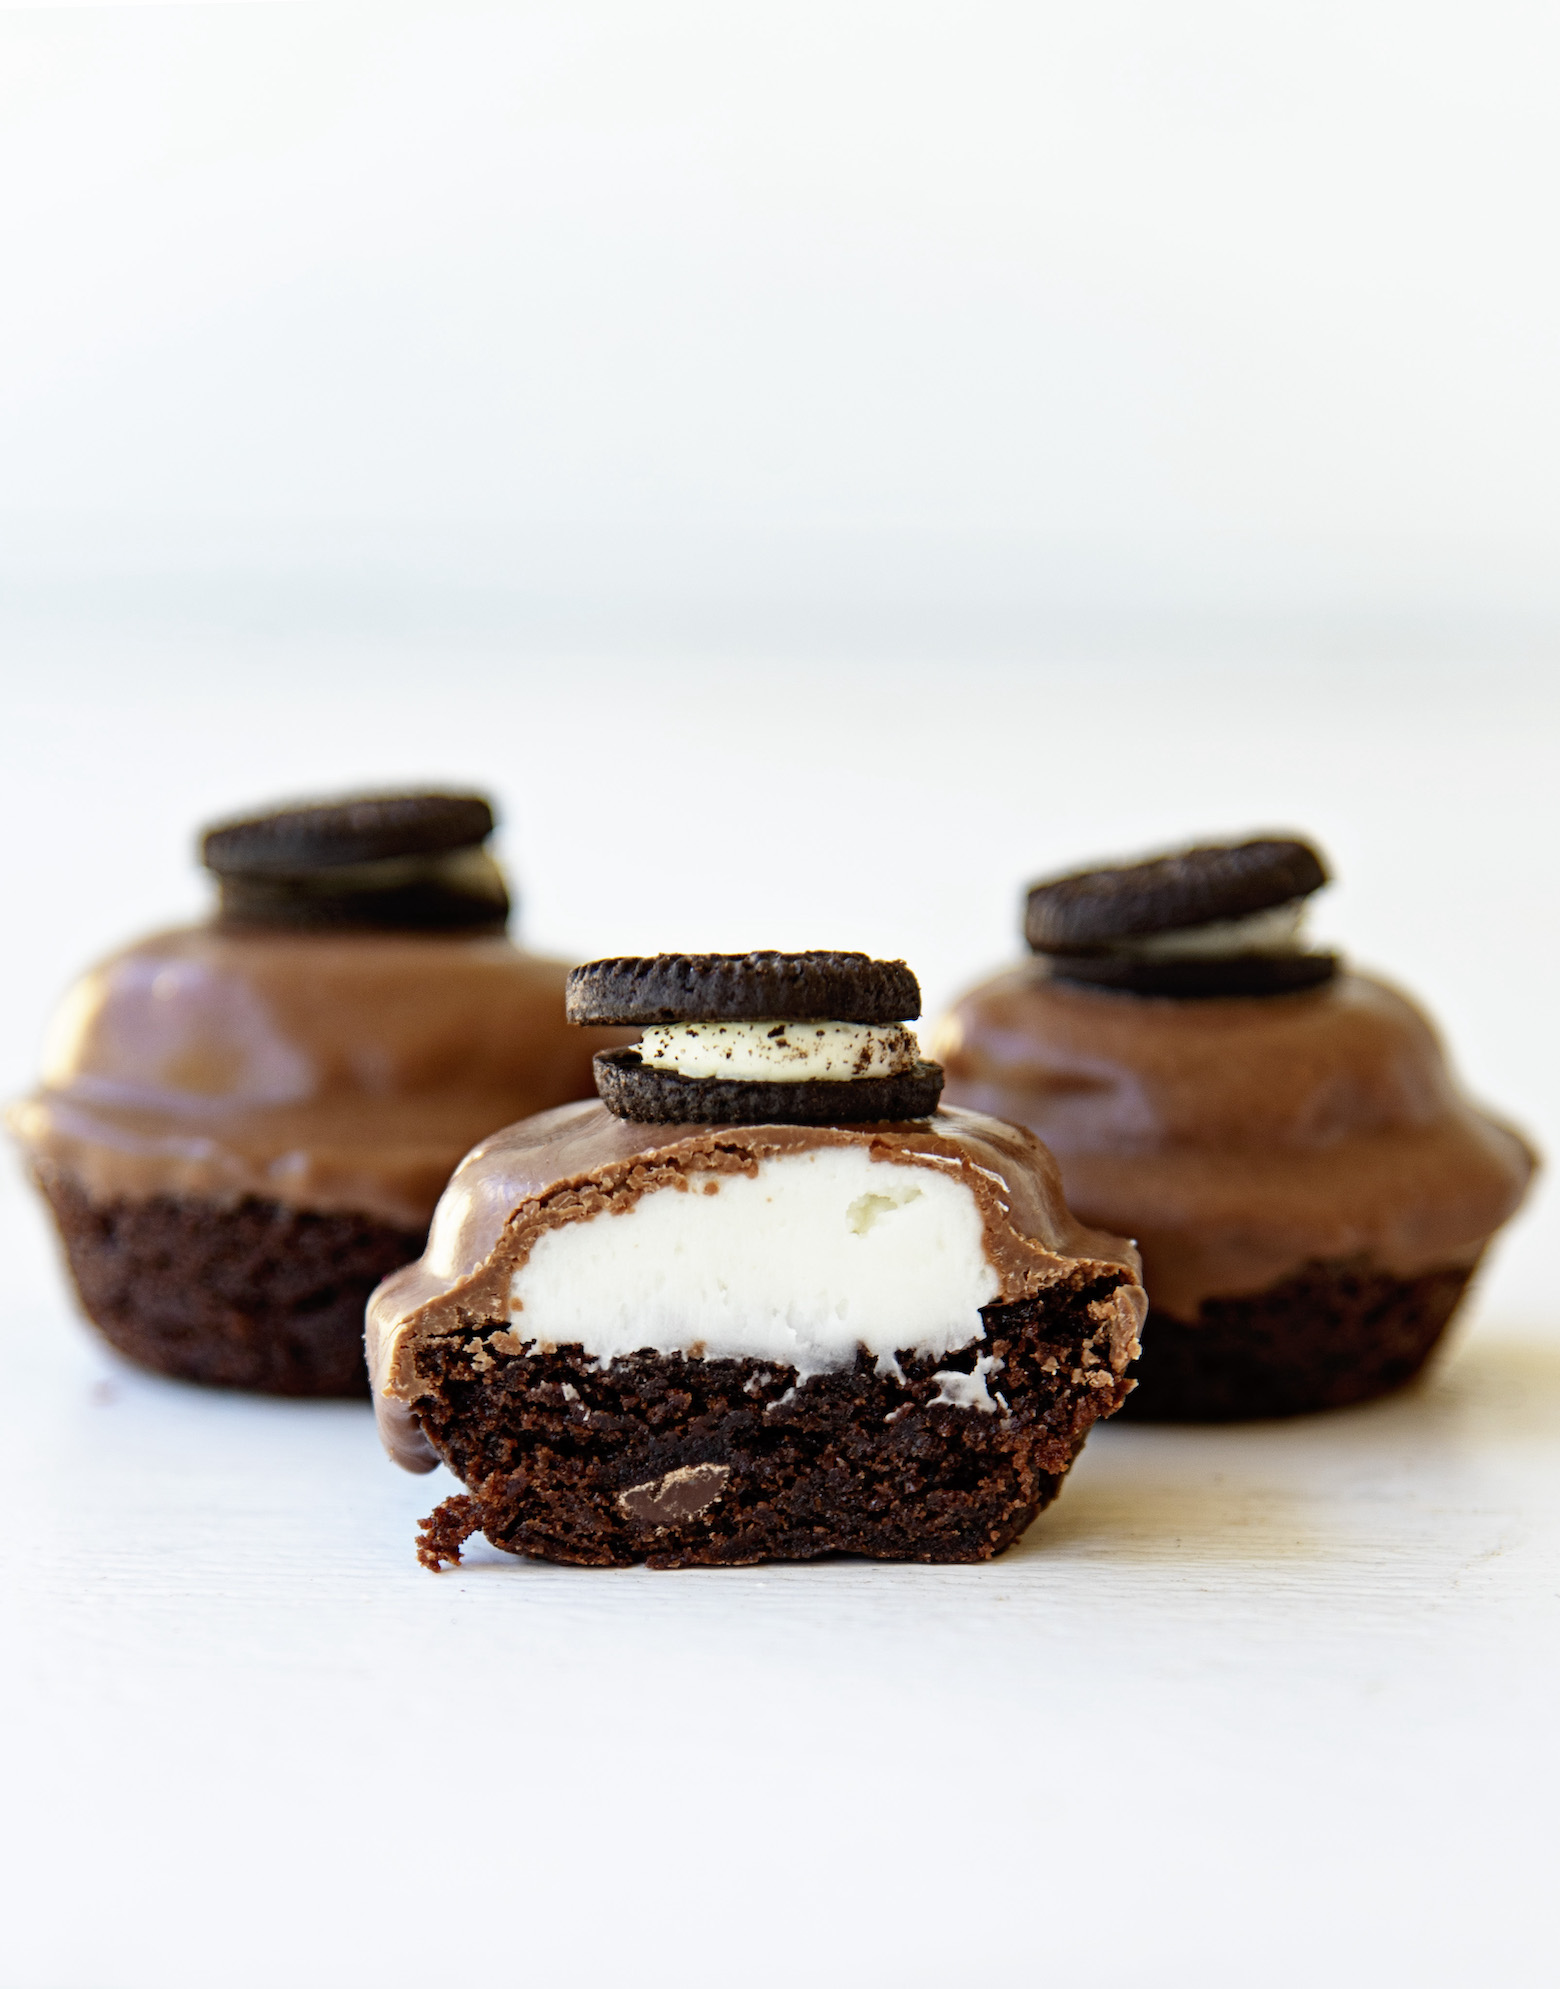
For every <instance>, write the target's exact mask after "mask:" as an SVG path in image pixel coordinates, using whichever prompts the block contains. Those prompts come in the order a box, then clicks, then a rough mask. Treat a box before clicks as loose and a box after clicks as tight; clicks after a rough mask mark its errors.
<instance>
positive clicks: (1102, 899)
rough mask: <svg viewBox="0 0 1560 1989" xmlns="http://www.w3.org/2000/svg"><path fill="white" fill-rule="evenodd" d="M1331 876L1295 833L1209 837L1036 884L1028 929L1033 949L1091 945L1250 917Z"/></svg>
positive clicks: (1086, 949) (1080, 949) (1075, 949)
mask: <svg viewBox="0 0 1560 1989" xmlns="http://www.w3.org/2000/svg"><path fill="white" fill-rule="evenodd" d="M1326 882H1327V869H1326V866H1325V865H1324V864H1323V862H1322V859H1321V857H1320V856H1318V854H1317V853H1316V851H1315V850H1314V849H1313V848H1312V847H1311V845H1310V844H1309V843H1306V842H1301V841H1300V840H1299V839H1298V838H1297V837H1278V836H1264V837H1258V838H1254V839H1253V840H1251V841H1249V842H1243V843H1210V844H1205V845H1202V846H1200V847H1198V848H1196V849H1188V850H1179V851H1177V852H1176V853H1175V854H1174V855H1171V856H1160V857H1151V858H1149V859H1148V860H1146V861H1145V862H1142V863H1133V864H1125V865H1121V866H1119V867H1114V868H1105V869H1099V870H1084V871H1077V872H1074V873H1072V874H1070V875H1068V876H1066V877H1053V878H1050V879H1048V880H1046V881H1045V882H1042V883H1039V884H1036V885H1034V886H1033V887H1032V888H1031V890H1030V892H1029V898H1028V905H1027V909H1026V913H1025V919H1024V936H1025V938H1026V939H1027V940H1028V941H1029V944H1030V946H1031V947H1032V948H1033V949H1034V951H1035V952H1036V953H1050V954H1087V953H1094V952H1098V951H1100V950H1108V949H1110V948H1112V947H1117V946H1120V945H1122V944H1123V942H1128V941H1131V940H1134V939H1147V938H1150V937H1152V936H1153V935H1154V934H1156V933H1163V932H1180V931H1183V930H1185V929H1186V928H1187V927H1189V926H1200V925H1211V924H1213V923H1214V922H1215V921H1221V922H1222V921H1223V920H1226V919H1243V918H1249V917H1251V915H1252V914H1253V913H1255V912H1265V911H1271V910H1272V909H1273V908H1274V907H1275V906H1278V905H1286V904H1289V903H1290V902H1291V901H1292V900H1294V899H1296V898H1305V897H1309V895H1310V894H1311V892H1313V891H1317V890H1320V889H1321V887H1322V885H1324V884H1325V883H1326Z"/></svg>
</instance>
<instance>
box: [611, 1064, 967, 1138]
mask: <svg viewBox="0 0 1560 1989" xmlns="http://www.w3.org/2000/svg"><path fill="white" fill-rule="evenodd" d="M594 1063H595V1070H596V1089H597V1091H598V1092H599V1093H600V1095H601V1100H602V1103H603V1104H604V1105H605V1106H606V1107H607V1109H608V1111H609V1112H611V1113H613V1114H614V1115H615V1116H616V1117H617V1118H619V1119H635V1120H638V1121H640V1122H642V1123H649V1124H654V1125H700V1126H852V1125H861V1124H866V1123H871V1122H874V1121H904V1120H908V1119H927V1118H930V1117H931V1115H932V1113H933V1112H935V1111H936V1110H937V1101H938V1099H939V1098H940V1097H941V1096H942V1088H943V1071H942V1065H941V1064H934V1063H930V1062H928V1061H927V1060H926V1059H925V1058H922V1059H920V1060H919V1061H918V1062H917V1063H916V1064H915V1065H914V1067H913V1068H912V1069H910V1070H907V1071H900V1072H898V1073H897V1074H896V1075H894V1076H892V1077H857V1078H847V1079H840V1080H833V1079H828V1078H805V1079H803V1080H802V1081H801V1082H800V1083H794V1084H784V1083H777V1082H776V1081H775V1080H774V1079H773V1078H765V1079H759V1080H744V1079H739V1078H730V1077H683V1076H682V1075H681V1074H680V1073H679V1072H677V1071H668V1070H654V1069H652V1068H651V1067H650V1066H649V1065H648V1064H646V1063H644V1062H643V1061H642V1060H641V1058H640V1055H639V1052H638V1051H637V1050H636V1049H633V1048H632V1047H629V1048H624V1049H617V1050H600V1051H598V1052H597V1054H596V1056H595V1059H594Z"/></svg>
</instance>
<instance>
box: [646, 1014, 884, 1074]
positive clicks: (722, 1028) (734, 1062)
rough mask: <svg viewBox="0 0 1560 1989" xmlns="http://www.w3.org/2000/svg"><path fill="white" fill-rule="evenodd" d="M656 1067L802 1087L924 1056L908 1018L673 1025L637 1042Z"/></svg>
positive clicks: (873, 1071)
mask: <svg viewBox="0 0 1560 1989" xmlns="http://www.w3.org/2000/svg"><path fill="white" fill-rule="evenodd" d="M637 1047H638V1050H639V1054H640V1056H641V1057H642V1058H643V1060H644V1061H645V1062H646V1063H647V1064H648V1065H649V1066H650V1068H651V1069H652V1070H671V1071H676V1072H677V1074H678V1076H679V1077H731V1078H741V1079H744V1080H748V1081H751V1080H753V1079H765V1078H767V1079H768V1080H769V1081H770V1082H771V1083H776V1082H778V1083H781V1084H790V1083H795V1084H800V1083H801V1082H802V1081H803V1080H804V1079H806V1078H823V1079H826V1080H829V1081H835V1082H839V1083H848V1082H849V1081H850V1080H851V1079H852V1078H858V1077H893V1076H895V1075H896V1074H897V1073H898V1072H900V1071H903V1070H909V1069H911V1068H912V1067H913V1066H914V1064H915V1061H916V1059H917V1058H918V1057H919V1056H920V1054H921V1051H920V1046H919V1045H918V1044H917V1042H916V1040H915V1033H914V1031H913V1030H910V1029H906V1028H905V1026H904V1024H903V1023H902V1022H773V1021H771V1022H668V1023H665V1024H662V1025H660V1026H658V1027H656V1028H653V1029H647V1030H646V1031H645V1033H644V1035H643V1037H642V1038H641V1040H640V1042H639V1044H638V1046H637Z"/></svg>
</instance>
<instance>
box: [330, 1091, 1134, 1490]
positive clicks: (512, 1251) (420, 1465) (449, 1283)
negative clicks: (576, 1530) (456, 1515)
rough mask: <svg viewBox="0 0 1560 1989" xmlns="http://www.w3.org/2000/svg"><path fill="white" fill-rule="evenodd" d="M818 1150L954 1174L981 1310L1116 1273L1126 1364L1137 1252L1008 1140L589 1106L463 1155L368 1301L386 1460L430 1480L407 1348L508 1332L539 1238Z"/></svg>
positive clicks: (1010, 1134) (952, 1122)
mask: <svg viewBox="0 0 1560 1989" xmlns="http://www.w3.org/2000/svg"><path fill="white" fill-rule="evenodd" d="M828 1146H864V1147H866V1148H867V1149H868V1150H869V1152H870V1153H871V1154H872V1156H873V1158H874V1159H879V1160H884V1161H890V1162H894V1163H898V1164H900V1165H909V1166H918V1167H929V1168H937V1169H941V1170H943V1171H945V1172H950V1173H951V1172H957V1174H958V1175H959V1177H960V1178H961V1179H962V1180H963V1181H965V1182H967V1183H968V1185H969V1187H970V1189H971V1190H972V1192H973V1194H974V1196H975V1201H976V1205H977V1207H978V1208H979V1210H980V1214H981V1220H982V1224H983V1228H984V1234H985V1245H986V1254H987V1256H988V1258H989V1259H990V1261H991V1263H992V1265H993V1267H994V1269H995V1270H996V1273H997V1276H998V1279H999V1281H1000V1285H999V1294H998V1297H997V1299H995V1300H994V1301H993V1303H997V1304H1011V1303H1013V1302H1014V1301H1015V1300H1018V1299H1023V1298H1029V1297H1032V1296H1033V1295H1034V1294H1035V1293H1036V1292H1037V1291H1039V1290H1040V1289H1041V1288H1042V1287H1043V1286H1045V1285H1046V1284H1049V1283H1051V1282H1054V1281H1055V1280H1056V1279H1057V1278H1060V1277H1064V1276H1070V1275H1071V1274H1072V1273H1073V1272H1074V1271H1075V1270H1076V1269H1077V1267H1078V1266H1079V1264H1080V1263H1082V1264H1083V1265H1085V1266H1088V1265H1102V1266H1109V1267H1113V1268H1125V1269H1126V1270H1127V1271H1128V1273H1129V1275H1130V1277H1131V1279H1132V1281H1133V1282H1132V1283H1131V1284H1129V1285H1126V1286H1123V1287H1121V1288H1120V1291H1119V1293H1118V1302H1117V1304H1116V1316H1115V1317H1114V1318H1113V1320H1112V1333H1113V1341H1114V1342H1116V1343H1117V1344H1116V1345H1115V1352H1116V1354H1117V1355H1118V1356H1119V1360H1120V1367H1122V1368H1124V1367H1125V1365H1126V1362H1127V1360H1128V1359H1129V1358H1130V1357H1131V1354H1132V1352H1135V1350H1136V1330H1137V1328H1138V1326H1140V1325H1141V1324H1142V1320H1143V1313H1144V1309H1145V1302H1144V1300H1143V1294H1142V1291H1141V1290H1140V1289H1139V1287H1138V1284H1137V1276H1138V1257H1137V1252H1136V1251H1135V1250H1134V1249H1133V1248H1132V1246H1131V1244H1129V1243H1126V1242H1123V1240H1122V1239H1121V1238H1120V1237H1119V1236H1110V1235H1105V1234H1102V1233H1100V1232H1098V1231H1096V1230H1091V1229H1087V1228H1085V1227H1084V1225H1083V1224H1082V1223H1080V1222H1078V1221H1077V1220H1076V1219H1075V1218H1074V1216H1073V1215H1072V1213H1071V1211H1070V1210H1069V1209H1068V1206H1067V1203H1066V1200H1065V1198H1064V1196H1063V1193H1062V1184H1061V1178H1060V1175H1059V1174H1058V1172H1057V1167H1056V1163H1055V1161H1054V1160H1053V1159H1052V1157H1051V1155H1050V1154H1049V1153H1047V1152H1046V1150H1045V1148H1044V1147H1043V1146H1042V1145H1041V1144H1040V1142H1039V1141H1038V1140H1037V1139H1035V1138H1034V1137H1033V1135H1032V1134H1030V1133H1028V1132H1025V1131H1024V1130H1023V1129H1022V1128H1021V1127H1017V1126H1007V1125H1002V1124H1000V1123H999V1122H998V1121H996V1120H994V1119H989V1118H986V1117H984V1116H983V1115H981V1114H979V1113H976V1112H959V1111H953V1112H950V1111H941V1112H937V1113H935V1114H933V1116H932V1117H931V1118H929V1119H924V1120H917V1121H913V1122H910V1123H906V1124H900V1125H893V1124H887V1125H884V1124H871V1125H861V1126H665V1125H650V1124H645V1123H642V1122H636V1121H633V1120H627V1119H618V1118H614V1117H613V1115H612V1114H611V1113H610V1112H609V1111H608V1110H607V1109H606V1107H605V1106H604V1105H601V1104H598V1103H594V1102H592V1103H586V1104H576V1105H565V1106H562V1107H561V1108H560V1109H558V1110H557V1111H553V1112H544V1113H542V1114H540V1115H539V1116H537V1117H536V1118H532V1119H527V1120H526V1121H524V1122H523V1123H522V1124H520V1125H517V1126H509V1127H506V1129H505V1130H504V1131H503V1132H501V1133H495V1134H494V1135H493V1136H492V1138H490V1139H486V1140H484V1141H483V1142H482V1144H481V1145H480V1146H479V1147H477V1148H476V1149H475V1150H474V1151H473V1152H471V1153H469V1154H468V1155H467V1156H466V1158H465V1160H463V1161H462V1162H461V1164H460V1166H459V1167H458V1168H457V1169H456V1171H455V1174H454V1176H453V1178H452V1179H451V1181H450V1184H449V1186H448V1188H446V1190H445V1191H444V1195H443V1197H442V1199H441V1200H440V1203H439V1207H438V1212H437V1214H436V1215H435V1217H434V1222H433V1229H432V1232H431V1234H430V1235H429V1238H428V1248H427V1251H426V1252H425V1254H424V1255H423V1257H422V1259H421V1261H420V1262H418V1263H415V1264H408V1265H407V1266H406V1267H405V1268H404V1269H403V1270H400V1271H397V1272H396V1273H395V1274H394V1275H393V1276H392V1277H389V1278H387V1279H386V1280H385V1282H384V1283H383V1284H382V1285H381V1286H380V1287H379V1289H378V1291H377V1292H375V1294H374V1296H373V1299H372V1300H371V1301H370V1303H369V1308H368V1367H369V1381H370V1385H371V1387H372V1389H373V1395H374V1407H375V1412H376V1414H377V1416H378V1418H379V1429H380V1435H381V1436H382V1437H383V1439H384V1443H385V1448H386V1449H387V1450H388V1451H389V1453H390V1455H391V1456H392V1457H393V1458H394V1459H395V1460H396V1462H397V1463H399V1464H403V1465H405V1466H406V1468H407V1469H409V1470H413V1471H418V1470H431V1469H432V1468H433V1465H434V1463H435V1462H436V1461H437V1460H436V1458H435V1455H434V1452H433V1450H432V1448H431V1446H430V1445H429V1444H428V1443H427V1441H426V1439H425V1438H424V1436H423V1434H422V1431H421V1429H420V1428H419V1427H418V1425H417V1423H416V1421H415V1418H414V1417H413V1415H412V1412H411V1410H410V1408H409V1407H408V1406H407V1405H408V1404H409V1403H411V1402H413V1401H415V1400H416V1398H417V1396H418V1394H419V1393H420V1392H421V1389H422V1383H421V1381H420V1379H419V1377H418V1374H417V1368H416V1351H417V1347H418V1345H419V1344H420V1342H421V1341H422V1340H423V1339H425V1338H436V1337H438V1335H439V1334H440V1333H441V1332H443V1331H447V1330H448V1329H449V1328H450V1327H452V1326H456V1325H459V1324H460V1323H461V1322H462V1321H469V1320H472V1319H481V1320H507V1319H508V1317H509V1295H510V1282H511V1279H512V1278H513V1275H514V1272H515V1270H516V1269H517V1268H518V1267H519V1266H520V1265H521V1264H523V1263H524V1262H525V1259H526V1257H527V1256H528V1255H529V1254H530V1251H531V1248H532V1246H533V1244H534V1243H535V1242H536V1239H537V1238H538V1237H539V1236H541V1235H542V1234H543V1233H544V1232H545V1231H547V1230H549V1229H553V1228H557V1227H558V1226H559V1225H561V1224H563V1223H567V1222H579V1221H584V1220H588V1219H589V1218H591V1217H593V1216H596V1215H601V1214H608V1213H613V1214H617V1213H621V1212H622V1211H623V1210H625V1209H629V1208H632V1207H633V1205H634V1203H635V1202H637V1201H638V1200H639V1198H640V1197H641V1196H642V1195H645V1194H648V1193H651V1192H653V1191H654V1190H656V1189H658V1188H665V1187H671V1186H675V1185H677V1184H678V1183H679V1182H680V1181H681V1179H682V1178H683V1177H684V1176H685V1175H686V1174H687V1173H688V1172H689V1171H690V1170H694V1171H709V1170H714V1171H717V1172H720V1171H724V1172H732V1173H751V1172H752V1171H754V1170H755V1169H756V1168H757V1166H758V1164H759V1162H760V1161H762V1160H766V1159H769V1158H772V1157H774V1156H776V1155H780V1154H787V1153H797V1152H801V1151H803V1150H806V1149H809V1148H818V1147H828Z"/></svg>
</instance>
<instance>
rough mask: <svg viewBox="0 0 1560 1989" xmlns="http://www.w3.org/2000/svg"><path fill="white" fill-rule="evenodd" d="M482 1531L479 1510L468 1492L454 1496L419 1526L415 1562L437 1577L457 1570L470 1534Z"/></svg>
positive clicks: (434, 1510) (478, 1506)
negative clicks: (444, 1571)
mask: <svg viewBox="0 0 1560 1989" xmlns="http://www.w3.org/2000/svg"><path fill="white" fill-rule="evenodd" d="M481 1531H482V1507H481V1504H480V1502H479V1501H478V1500H476V1499H474V1498H472V1496H471V1494H470V1493H469V1492H457V1493H456V1494H455V1495H454V1497H453V1498H448V1499H446V1500H445V1501H444V1503H443V1504H442V1505H438V1506H435V1507H434V1509H433V1511H432V1512H431V1513H429V1515H428V1517H427V1518H426V1519H424V1520H420V1521H419V1522H418V1527H417V1558H418V1560H419V1561H421V1563H422V1564H423V1566H424V1567H425V1568H429V1569H431V1570H432V1572H433V1573H434V1574H438V1573H439V1572H440V1571H441V1570H442V1569H444V1568H456V1567H459V1566H460V1550H461V1548H462V1547H463V1546H464V1545H465V1543H466V1542H467V1541H468V1540H469V1539H470V1538H471V1536H472V1534H474V1533H480V1532H481Z"/></svg>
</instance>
